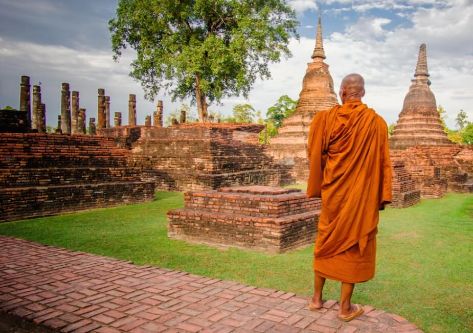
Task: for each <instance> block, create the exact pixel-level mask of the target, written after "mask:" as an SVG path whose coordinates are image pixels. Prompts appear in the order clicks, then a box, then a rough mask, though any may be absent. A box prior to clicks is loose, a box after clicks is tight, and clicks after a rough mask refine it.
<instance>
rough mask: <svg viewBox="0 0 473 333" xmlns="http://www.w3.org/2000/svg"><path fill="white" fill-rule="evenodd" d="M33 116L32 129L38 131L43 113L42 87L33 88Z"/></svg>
mask: <svg viewBox="0 0 473 333" xmlns="http://www.w3.org/2000/svg"><path fill="white" fill-rule="evenodd" d="M32 111H33V112H32V114H31V129H32V130H37V129H38V124H39V122H40V112H41V87H40V86H33V110H32Z"/></svg>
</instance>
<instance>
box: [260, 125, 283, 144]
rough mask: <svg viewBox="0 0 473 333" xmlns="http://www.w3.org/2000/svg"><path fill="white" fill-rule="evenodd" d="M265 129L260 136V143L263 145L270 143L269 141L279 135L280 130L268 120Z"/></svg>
mask: <svg viewBox="0 0 473 333" xmlns="http://www.w3.org/2000/svg"><path fill="white" fill-rule="evenodd" d="M264 125H265V127H264V130H262V131H261V132H260V134H259V142H260V143H261V144H267V143H269V140H270V139H271V138H272V137H274V136H276V135H277V134H278V129H277V127H276V126H275V125H274V123H273V122H272V121H268V120H266V122H265V123H264Z"/></svg>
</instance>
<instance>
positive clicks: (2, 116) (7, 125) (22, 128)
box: [0, 110, 28, 133]
mask: <svg viewBox="0 0 473 333" xmlns="http://www.w3.org/2000/svg"><path fill="white" fill-rule="evenodd" d="M0 132H6V133H26V132H28V122H27V112H26V111H17V110H0Z"/></svg>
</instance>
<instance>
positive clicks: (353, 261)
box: [307, 101, 392, 283]
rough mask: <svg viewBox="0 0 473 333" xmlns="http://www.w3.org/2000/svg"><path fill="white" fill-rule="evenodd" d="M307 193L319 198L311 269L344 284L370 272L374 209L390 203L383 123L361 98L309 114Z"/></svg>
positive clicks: (372, 268) (375, 221)
mask: <svg viewBox="0 0 473 333" xmlns="http://www.w3.org/2000/svg"><path fill="white" fill-rule="evenodd" d="M308 155H309V163H310V173H309V179H308V183H307V195H308V196H309V197H321V198H322V210H321V213H320V218H319V223H318V230H317V238H316V242H315V250H314V270H315V271H316V272H317V273H318V274H319V275H321V276H324V277H326V278H330V279H335V280H339V281H342V282H348V283H357V282H363V281H367V280H369V279H371V278H373V276H374V271H375V259H376V233H377V225H378V220H379V209H383V208H384V204H386V203H389V202H391V198H392V194H391V192H392V190H391V177H392V171H391V162H390V158H389V145H388V129H387V125H386V122H385V121H384V120H383V118H381V117H380V116H379V115H377V114H376V113H375V112H374V110H372V109H370V108H368V107H367V106H366V105H365V104H363V103H361V101H354V102H348V103H345V104H343V105H342V106H340V105H336V106H334V107H333V108H332V109H331V110H329V111H323V112H319V113H317V114H316V115H315V116H314V119H313V120H312V124H311V127H310V132H309V142H308Z"/></svg>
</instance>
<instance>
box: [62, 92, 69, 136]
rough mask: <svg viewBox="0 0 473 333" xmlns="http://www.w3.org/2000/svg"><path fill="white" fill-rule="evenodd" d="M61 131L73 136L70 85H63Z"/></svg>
mask: <svg viewBox="0 0 473 333" xmlns="http://www.w3.org/2000/svg"><path fill="white" fill-rule="evenodd" d="M61 131H62V133H63V134H71V92H70V91H69V83H63V84H62V91H61Z"/></svg>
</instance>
